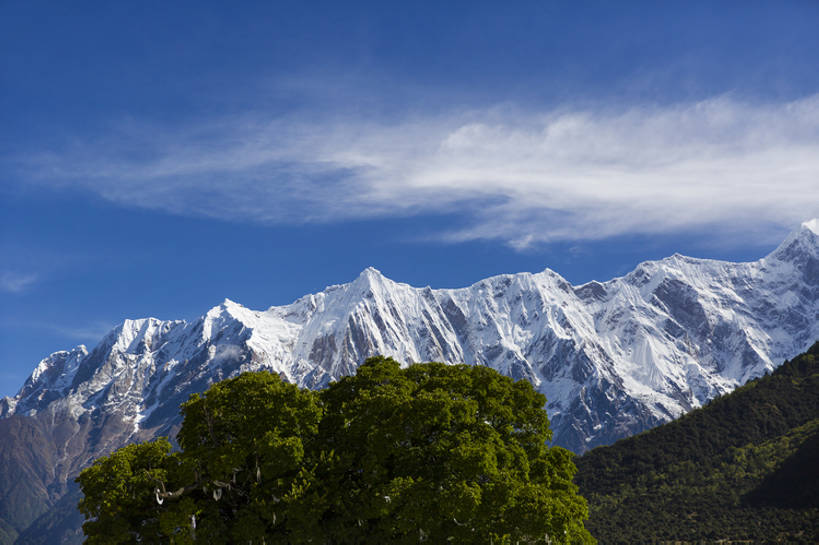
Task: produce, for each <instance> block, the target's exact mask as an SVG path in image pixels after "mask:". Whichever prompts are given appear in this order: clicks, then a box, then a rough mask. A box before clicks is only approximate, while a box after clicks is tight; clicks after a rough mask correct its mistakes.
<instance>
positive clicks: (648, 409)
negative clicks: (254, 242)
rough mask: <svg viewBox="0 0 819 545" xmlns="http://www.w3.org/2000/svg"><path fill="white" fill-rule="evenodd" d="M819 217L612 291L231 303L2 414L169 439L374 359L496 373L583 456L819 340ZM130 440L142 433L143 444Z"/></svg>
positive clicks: (374, 275)
mask: <svg viewBox="0 0 819 545" xmlns="http://www.w3.org/2000/svg"><path fill="white" fill-rule="evenodd" d="M816 223H817V222H816V221H814V220H812V221H811V222H807V224H806V225H807V226H803V227H802V228H801V229H800V230H798V231H797V232H795V233H793V234H791V236H789V237H788V239H787V240H786V241H785V242H784V243H783V244H782V245H781V246H780V248H779V249H777V250H776V251H775V252H774V253H773V254H772V255H771V256H769V257H767V258H764V259H762V260H760V261H756V262H751V263H730V262H725V261H714V260H705V259H694V258H690V257H685V256H682V255H679V254H675V255H673V256H671V257H669V258H666V259H662V260H658V261H646V262H643V263H640V264H639V265H638V266H637V267H636V268H635V269H634V271H632V272H630V273H628V274H626V275H625V276H623V277H620V278H615V279H612V280H609V281H607V282H588V283H586V284H583V285H581V286H577V287H575V286H572V285H571V284H570V283H569V282H568V281H567V280H565V279H564V278H563V277H562V276H561V275H559V274H558V273H556V272H555V271H553V270H551V269H545V270H543V271H542V272H539V273H536V274H531V273H518V274H504V275H498V276H493V277H491V278H487V279H484V280H481V281H479V282H476V283H475V284H473V285H471V286H468V287H464V288H459V289H432V288H429V287H425V288H415V287H412V286H409V285H408V284H403V283H397V282H394V281H392V280H390V279H387V278H385V277H384V276H383V275H382V274H381V273H380V272H379V271H378V270H377V269H375V268H372V267H368V268H366V269H364V270H363V271H362V272H361V273H360V274H359V275H358V277H357V278H356V279H354V280H353V281H352V282H349V283H347V284H339V285H334V286H329V287H328V288H326V289H325V290H323V291H321V292H318V293H315V294H311V295H305V296H304V297H302V298H300V299H298V300H297V301H295V302H293V303H291V304H289V305H285V306H280V307H276V306H274V307H270V308H268V309H267V310H265V311H256V310H251V309H248V308H246V307H244V306H242V305H241V304H239V303H237V302H234V301H231V300H230V299H225V300H224V301H223V302H222V303H221V304H219V305H217V306H215V307H213V308H211V309H210V310H208V311H207V312H206V313H205V314H204V315H203V316H201V317H200V318H198V319H197V320H194V321H192V322H190V323H187V322H184V321H161V320H157V319H155V318H145V319H140V320H126V321H125V322H123V323H122V324H121V325H119V326H118V327H116V328H114V330H112V331H111V332H110V333H109V334H108V335H106V337H105V338H103V340H102V341H101V342H100V344H99V345H98V346H97V347H95V348H94V350H93V351H91V353H90V354H89V353H88V351H87V350H86V349H85V348H84V347H82V348H81V349H80V348H78V349H75V350H74V351H72V352H58V353H55V354H53V355H52V356H49V358H46V360H43V362H41V364H40V365H38V366H37V369H36V370H35V372H34V373H33V374H32V378H31V379H30V380H29V381H27V383H26V385H24V388H23V389H21V391H20V393H19V394H18V395H17V396H15V398H13V399H9V400H4V401H3V403H2V407H0V413H2V414H0V416H8V415H9V414H13V413H15V412H17V413H23V414H39V412H41V411H43V410H50V409H49V407H52V406H54V407H56V406H57V405H54V403H57V401H58V400H60V399H63V398H65V399H67V400H68V401H65V403H68V404H69V405H70V406H71V411H72V414H75V413H76V414H78V415H79V414H84V413H86V412H89V411H96V410H104V411H115V412H116V413H117V414H118V415H120V417H121V418H122V419H123V421H125V422H130V423H131V424H129V426H130V427H128V426H126V427H125V428H124V431H122V430H120V431H121V433H127V434H134V433H141V432H144V433H146V434H147V433H154V432H157V430H160V431H162V432H168V430H169V427H170V426H173V425H176V424H177V423H178V410H177V408H178V406H179V403H181V402H182V401H184V400H185V399H186V398H187V396H188V395H189V394H190V393H193V392H196V391H201V390H203V389H205V388H206V387H207V386H208V385H209V384H211V383H213V382H214V381H217V380H221V379H223V378H227V377H229V376H233V375H235V374H237V373H240V372H243V371H251V370H269V371H272V372H275V373H278V374H280V375H281V376H283V377H286V378H287V380H290V381H292V382H294V383H297V384H299V385H300V386H306V387H311V388H317V387H322V386H323V385H325V384H327V383H328V382H329V381H331V380H335V379H338V378H340V377H342V376H344V375H347V374H351V373H354V372H355V369H356V367H357V366H358V365H359V364H360V363H361V362H363V361H364V359H366V358H367V357H369V356H372V355H376V354H384V355H388V356H392V357H394V358H396V359H397V360H399V361H401V362H404V363H410V362H413V361H444V362H449V363H460V362H465V363H469V364H480V365H487V366H491V367H493V368H495V369H497V370H499V371H500V372H502V373H505V374H507V375H509V376H512V377H513V378H515V379H521V378H524V379H527V380H529V381H530V382H532V383H533V384H534V385H535V386H536V387H537V388H538V389H539V390H540V391H541V392H543V393H544V394H546V397H547V399H548V407H547V409H548V410H549V412H550V415H551V417H552V427H553V429H554V432H555V439H556V442H557V443H558V444H562V445H564V446H567V447H569V448H572V449H574V450H577V451H582V450H585V449H586V448H590V447H592V446H595V445H597V444H604V443H607V442H611V441H613V440H615V439H617V438H619V437H622V436H624V435H628V434H631V433H635V432H637V431H641V430H642V429H645V428H646V427H649V426H652V425H655V424H657V423H660V422H663V421H666V420H668V419H669V418H672V417H674V416H677V415H679V414H681V413H683V412H685V411H688V410H690V409H692V408H694V407H697V406H700V405H702V404H703V403H705V402H706V401H707V400H708V399H711V398H712V397H714V396H715V395H717V394H719V393H723V392H727V391H730V390H731V389H733V388H734V387H736V386H737V385H739V384H742V383H743V382H745V381H746V380H748V379H749V378H752V377H754V376H758V375H760V374H762V373H764V372H765V371H766V370H769V369H771V368H772V367H773V365H775V364H776V363H778V362H781V361H782V360H783V359H785V358H788V357H791V356H793V355H794V354H796V353H798V352H800V351H802V350H804V349H805V348H806V347H807V346H809V345H810V343H812V342H813V341H815V340H816V338H817V337H819V320H817V316H819V280H818V279H819V259H817V235H816V233H815V231H814V229H815V227H816ZM128 437H130V435H128Z"/></svg>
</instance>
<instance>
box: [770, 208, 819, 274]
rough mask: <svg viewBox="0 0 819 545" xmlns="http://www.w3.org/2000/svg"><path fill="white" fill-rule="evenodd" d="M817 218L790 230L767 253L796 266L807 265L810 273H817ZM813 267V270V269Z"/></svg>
mask: <svg viewBox="0 0 819 545" xmlns="http://www.w3.org/2000/svg"><path fill="white" fill-rule="evenodd" d="M817 231H819V220H817V219H813V220H810V221H806V222H804V223H803V224H802V225H800V226H799V228H798V229H796V230H794V231H793V232H791V233H790V234H789V235H788V236H787V237H786V238H785V240H784V241H782V243H781V244H780V245H779V246H778V247H777V248H776V250H774V251H773V252H771V253H770V254H769V255H768V259H770V258H773V259H776V260H779V261H784V262H789V263H793V264H795V265H797V266H799V265H802V266H805V265H808V267H809V268H810V269H811V274H813V273H815V274H819V263H817V260H818V259H819V234H817ZM814 268H815V270H814Z"/></svg>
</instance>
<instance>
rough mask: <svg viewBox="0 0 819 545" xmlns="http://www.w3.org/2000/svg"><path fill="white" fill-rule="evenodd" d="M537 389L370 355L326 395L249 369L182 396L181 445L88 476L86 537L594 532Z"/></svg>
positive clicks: (245, 539)
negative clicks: (175, 449) (200, 392)
mask: <svg viewBox="0 0 819 545" xmlns="http://www.w3.org/2000/svg"><path fill="white" fill-rule="evenodd" d="M544 403H545V399H544V397H543V396H542V395H541V394H539V393H537V392H536V391H535V390H534V389H533V388H532V386H531V384H529V383H528V382H526V381H518V382H514V381H512V380H511V379H509V378H507V377H504V376H502V375H500V374H498V373H497V372H495V371H493V370H491V369H489V368H486V367H481V366H477V367H469V366H465V365H457V366H447V365H444V364H440V363H428V364H417V365H412V366H409V367H408V368H405V369H401V368H400V366H399V364H398V363H397V362H395V361H393V360H392V359H389V358H380V357H379V358H371V359H369V360H367V362H366V363H365V364H363V365H362V366H361V367H360V368H359V370H358V372H357V374H356V375H355V376H352V377H346V378H344V379H342V380H340V381H338V382H336V383H334V384H332V385H331V386H330V387H328V388H327V389H325V390H323V391H321V392H318V393H316V392H311V391H308V390H300V389H298V388H296V387H295V386H293V385H290V384H286V383H284V382H283V381H281V380H280V379H279V377H277V376H275V375H271V374H268V373H248V374H244V375H241V376H239V377H237V378H234V379H230V380H226V381H223V382H221V383H218V384H216V385H214V386H213V387H211V389H210V390H208V391H207V392H206V393H205V394H203V395H194V396H192V397H191V399H190V400H189V401H188V402H187V403H185V404H184V405H183V406H182V413H183V416H184V421H183V424H182V429H181V430H180V432H179V435H178V440H179V444H180V446H181V449H182V450H181V452H178V453H171V452H170V445H169V444H168V442H167V441H165V440H158V441H155V442H152V443H146V444H143V445H131V446H129V447H125V448H123V449H120V450H119V451H117V452H116V453H114V454H113V455H111V456H109V457H107V458H103V459H101V460H98V461H97V462H96V463H95V464H94V465H93V466H92V467H90V468H89V469H87V470H85V471H84V472H83V473H82V474H81V475H80V477H79V478H78V482H80V484H81V486H82V489H83V492H84V493H85V498H84V499H83V500H82V502H81V503H80V508H81V510H82V512H83V513H84V514H85V515H86V517H87V518H88V521H87V522H86V523H85V524H84V531H85V533H86V535H87V536H88V538H87V541H86V543H89V544H93V543H102V542H105V543H137V542H138V543H154V542H156V543H160V542H162V543H168V542H170V543H179V544H182V543H265V544H271V543H288V544H300V543H314V544H319V543H324V544H333V545H344V544H356V545H358V544H361V543H397V544H400V543H407V544H409V543H413V544H414V543H418V542H423V541H426V542H429V543H445V542H453V543H459V544H471V543H481V544H486V543H528V544H535V543H593V542H594V540H593V538H591V536H590V535H589V533H588V532H587V531H586V529H585V528H584V526H583V520H584V519H585V518H586V517H587V507H586V502H585V500H584V499H583V498H581V497H580V496H579V495H578V494H577V486H576V485H575V484H574V483H573V482H572V478H573V476H574V472H575V466H574V463H573V459H572V458H573V455H572V454H571V453H570V452H568V451H566V450H565V449H562V448H559V447H549V446H548V445H547V441H548V440H549V439H550V437H551V432H550V430H549V423H548V419H547V417H546V413H545V412H544V410H543V405H544ZM157 499H159V500H161V501H162V504H161V505H160V504H159V503H158V501H157ZM194 520H195V522H196V524H195V528H194V527H193V524H192V521H194Z"/></svg>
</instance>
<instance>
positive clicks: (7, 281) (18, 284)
mask: <svg viewBox="0 0 819 545" xmlns="http://www.w3.org/2000/svg"><path fill="white" fill-rule="evenodd" d="M38 278H39V277H38V275H36V274H34V273H19V272H14V271H2V272H0V291H4V292H7V293H22V292H24V291H26V290H27V289H28V288H29V287H31V286H32V285H33V284H34V283H36V282H37V280H38Z"/></svg>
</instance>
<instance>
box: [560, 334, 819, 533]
mask: <svg viewBox="0 0 819 545" xmlns="http://www.w3.org/2000/svg"><path fill="white" fill-rule="evenodd" d="M576 462H577V467H578V473H577V476H576V478H575V482H576V483H577V484H578V485H579V486H580V492H581V494H582V495H583V496H585V497H586V499H587V500H588V502H589V510H590V519H589V520H588V521H587V523H586V526H587V528H588V529H589V530H590V531H591V533H592V535H594V536H595V537H596V538H597V539H598V540H599V542H600V543H601V545H608V544H619V543H623V544H626V543H628V544H631V543H668V544H672V543H673V544H687V543H692V544H693V543H724V544H727V543H811V544H814V543H817V542H819V492H818V491H817V485H818V484H819V342H817V343H816V344H814V345H813V347H811V348H810V350H809V351H808V352H807V353H805V354H802V355H800V356H798V357H796V358H794V359H793V360H791V361H787V362H785V363H784V364H783V365H782V366H780V367H779V368H777V369H776V370H775V371H774V372H773V373H772V374H771V375H769V376H765V377H762V378H760V379H757V380H754V381H751V382H749V383H748V384H746V385H745V386H742V387H741V388H738V389H737V390H735V391H734V392H733V393H731V394H729V395H726V396H723V397H720V398H717V399H715V400H713V401H712V402H711V403H709V404H708V405H706V406H705V407H703V408H701V409H697V410H695V411H693V412H691V413H689V414H687V415H685V416H684V417H682V418H680V419H679V420H676V421H674V422H671V423H669V424H666V425H664V426H660V427H658V428H654V429H653V430H649V431H647V432H645V433H642V434H640V435H637V436H634V437H631V438H628V439H624V440H622V441H619V442H617V443H615V444H614V445H611V446H608V447H599V448H597V449H594V450H592V451H590V452H589V453H587V454H586V455H584V456H582V457H580V458H578V459H577V460H576Z"/></svg>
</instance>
